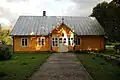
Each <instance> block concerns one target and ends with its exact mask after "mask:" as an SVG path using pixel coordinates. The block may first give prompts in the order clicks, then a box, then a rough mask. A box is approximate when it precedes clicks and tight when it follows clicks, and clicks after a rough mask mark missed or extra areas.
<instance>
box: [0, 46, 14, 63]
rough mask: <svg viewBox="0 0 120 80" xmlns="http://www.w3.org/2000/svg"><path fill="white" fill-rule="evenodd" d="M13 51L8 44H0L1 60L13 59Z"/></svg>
mask: <svg viewBox="0 0 120 80" xmlns="http://www.w3.org/2000/svg"><path fill="white" fill-rule="evenodd" d="M11 57H12V53H11V52H10V50H9V48H8V47H7V46H0V61H1V60H8V59H11Z"/></svg>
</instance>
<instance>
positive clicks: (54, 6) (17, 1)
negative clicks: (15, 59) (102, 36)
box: [0, 0, 111, 25]
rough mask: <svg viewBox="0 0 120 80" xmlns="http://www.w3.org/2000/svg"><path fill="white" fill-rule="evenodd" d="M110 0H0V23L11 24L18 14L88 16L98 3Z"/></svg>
mask: <svg viewBox="0 0 120 80" xmlns="http://www.w3.org/2000/svg"><path fill="white" fill-rule="evenodd" d="M103 1H107V2H110V1H111V0H0V24H2V25H11V24H14V23H15V22H16V20H17V19H18V17H19V16H20V15H29V16H42V13H43V11H46V15H47V16H89V15H90V14H91V13H92V9H93V7H95V6H96V5H97V4H98V3H100V2H103Z"/></svg>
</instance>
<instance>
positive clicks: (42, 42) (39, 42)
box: [37, 37, 45, 45]
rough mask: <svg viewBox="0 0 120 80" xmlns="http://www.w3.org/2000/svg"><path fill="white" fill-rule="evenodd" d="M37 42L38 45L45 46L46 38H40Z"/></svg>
mask: <svg viewBox="0 0 120 80" xmlns="http://www.w3.org/2000/svg"><path fill="white" fill-rule="evenodd" d="M37 42H38V45H45V38H44V37H40V38H38V40H37Z"/></svg>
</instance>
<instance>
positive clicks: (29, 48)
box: [14, 36, 51, 51]
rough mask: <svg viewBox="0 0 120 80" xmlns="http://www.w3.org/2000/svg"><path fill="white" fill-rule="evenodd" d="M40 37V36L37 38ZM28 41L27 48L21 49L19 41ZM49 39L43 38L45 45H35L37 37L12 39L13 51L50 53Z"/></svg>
mask: <svg viewBox="0 0 120 80" xmlns="http://www.w3.org/2000/svg"><path fill="white" fill-rule="evenodd" d="M39 37H40V36H39ZM22 38H27V39H28V46H27V47H22V45H21V39H22ZM50 50H51V47H50V38H49V37H45V45H43V46H38V45H37V37H14V51H50Z"/></svg>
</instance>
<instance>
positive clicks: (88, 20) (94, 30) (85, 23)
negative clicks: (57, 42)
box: [10, 16, 104, 36]
mask: <svg viewBox="0 0 120 80" xmlns="http://www.w3.org/2000/svg"><path fill="white" fill-rule="evenodd" d="M62 19H64V24H66V25H67V26H68V27H69V28H71V30H74V32H75V33H76V34H78V35H104V29H103V28H102V27H101V25H100V24H99V23H98V21H97V20H96V18H94V17H78V16H76V17H73V16H20V17H19V18H18V20H17V22H16V24H15V26H14V28H13V30H12V32H11V34H10V35H11V36H23V35H24V36H26V35H48V34H49V33H50V32H51V31H52V30H53V29H54V28H55V27H56V26H59V25H60V24H61V23H62V21H63V20H62Z"/></svg>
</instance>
